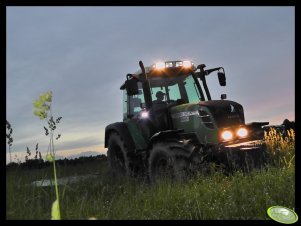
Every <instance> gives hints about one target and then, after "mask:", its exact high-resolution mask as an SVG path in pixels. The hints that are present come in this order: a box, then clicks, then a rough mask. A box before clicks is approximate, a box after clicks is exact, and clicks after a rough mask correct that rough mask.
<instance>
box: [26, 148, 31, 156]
mask: <svg viewBox="0 0 301 226" xmlns="http://www.w3.org/2000/svg"><path fill="white" fill-rule="evenodd" d="M26 148H27V151H26V152H27V154H28V156H30V154H31V153H30V150H29V148H28V147H26Z"/></svg>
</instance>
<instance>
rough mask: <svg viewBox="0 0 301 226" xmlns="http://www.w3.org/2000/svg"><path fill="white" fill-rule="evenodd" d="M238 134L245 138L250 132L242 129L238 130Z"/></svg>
mask: <svg viewBox="0 0 301 226" xmlns="http://www.w3.org/2000/svg"><path fill="white" fill-rule="evenodd" d="M236 134H237V136H239V137H241V138H244V137H246V136H248V130H247V129H246V128H240V129H238V130H237V132H236Z"/></svg>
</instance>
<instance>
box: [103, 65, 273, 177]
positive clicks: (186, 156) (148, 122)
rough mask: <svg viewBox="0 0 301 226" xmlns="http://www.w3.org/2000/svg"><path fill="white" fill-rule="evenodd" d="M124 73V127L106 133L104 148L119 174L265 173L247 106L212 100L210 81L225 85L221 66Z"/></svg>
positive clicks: (256, 126) (258, 132) (258, 126)
mask: <svg viewBox="0 0 301 226" xmlns="http://www.w3.org/2000/svg"><path fill="white" fill-rule="evenodd" d="M139 65H140V68H141V70H139V71H137V72H136V73H135V74H127V75H126V81H125V82H124V84H122V85H121V87H120V89H121V90H123V122H116V123H113V124H110V125H108V126H107V127H106V129H105V147H106V148H108V152H107V154H108V159H109V163H110V166H111V169H112V171H113V172H114V174H117V175H127V176H138V175H146V176H147V177H148V178H149V179H150V180H151V181H156V180H157V179H158V178H160V177H162V176H168V177H172V178H182V177H185V176H186V175H187V173H188V172H195V171H197V170H200V169H202V170H204V169H205V171H206V169H207V167H208V165H210V163H214V164H215V165H217V166H223V168H225V169H227V170H231V169H238V168H239V169H241V168H242V169H247V170H248V169H252V168H254V167H261V166H262V164H263V163H264V162H265V159H266V148H265V144H264V141H263V135H262V134H263V129H262V126H264V125H267V124H269V123H268V122H253V123H249V124H245V118H244V111H243V107H242V105H240V104H239V103H236V102H234V101H230V100H225V99H226V94H222V95H221V99H220V100H212V99H211V95H210V92H209V88H208V86H207V83H206V77H207V76H209V75H212V74H211V73H212V72H215V71H216V72H217V77H218V81H219V84H220V85H221V86H226V77H225V71H224V68H223V67H217V68H212V69H208V70H205V67H206V66H205V65H204V64H200V65H198V66H197V67H195V65H194V64H193V63H192V62H190V61H166V62H159V63H156V64H153V65H151V66H150V67H144V65H143V63H142V62H141V61H140V62H139Z"/></svg>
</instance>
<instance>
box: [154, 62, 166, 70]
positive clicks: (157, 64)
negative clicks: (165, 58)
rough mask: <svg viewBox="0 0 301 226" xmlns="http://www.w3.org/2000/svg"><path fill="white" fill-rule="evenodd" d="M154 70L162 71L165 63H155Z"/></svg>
mask: <svg viewBox="0 0 301 226" xmlns="http://www.w3.org/2000/svg"><path fill="white" fill-rule="evenodd" d="M155 68H156V69H159V70H160V69H164V68H165V63H164V62H158V63H155Z"/></svg>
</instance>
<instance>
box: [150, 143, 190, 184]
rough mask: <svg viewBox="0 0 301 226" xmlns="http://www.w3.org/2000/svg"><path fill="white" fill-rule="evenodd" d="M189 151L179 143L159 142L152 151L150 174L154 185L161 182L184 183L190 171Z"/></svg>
mask: <svg viewBox="0 0 301 226" xmlns="http://www.w3.org/2000/svg"><path fill="white" fill-rule="evenodd" d="M187 152H188V151H187V150H185V149H184V148H183V145H181V143H179V142H158V143H156V144H154V145H153V148H152V149H151V150H150V156H149V162H148V174H149V179H150V181H151V182H152V183H154V182H157V181H159V180H171V181H183V180H184V179H185V178H186V176H187V174H188V171H189V161H188V158H187Z"/></svg>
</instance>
